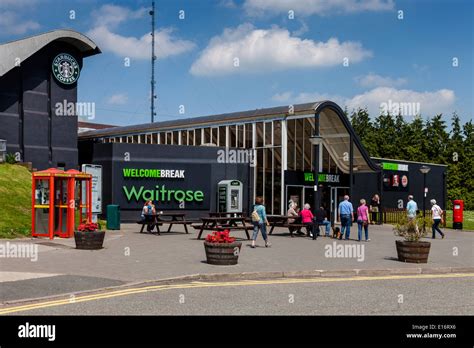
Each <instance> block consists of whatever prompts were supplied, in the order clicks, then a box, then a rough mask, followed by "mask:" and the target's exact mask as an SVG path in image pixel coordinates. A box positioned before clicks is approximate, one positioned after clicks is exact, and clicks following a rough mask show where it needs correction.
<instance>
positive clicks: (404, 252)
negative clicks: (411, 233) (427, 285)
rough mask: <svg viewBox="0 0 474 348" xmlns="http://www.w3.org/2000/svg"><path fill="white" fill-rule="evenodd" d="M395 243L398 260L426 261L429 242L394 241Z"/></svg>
mask: <svg viewBox="0 0 474 348" xmlns="http://www.w3.org/2000/svg"><path fill="white" fill-rule="evenodd" d="M395 242H396V244H397V254H398V260H399V261H402V262H410V263H428V255H429V253H430V247H431V243H430V242H407V241H402V240H397V241H395Z"/></svg>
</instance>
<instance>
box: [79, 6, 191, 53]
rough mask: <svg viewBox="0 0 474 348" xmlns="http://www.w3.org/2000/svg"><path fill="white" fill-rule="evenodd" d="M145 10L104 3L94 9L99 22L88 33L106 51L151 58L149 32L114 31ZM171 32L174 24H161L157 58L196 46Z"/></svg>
mask: <svg viewBox="0 0 474 348" xmlns="http://www.w3.org/2000/svg"><path fill="white" fill-rule="evenodd" d="M145 13H146V9H144V8H140V9H138V10H136V11H133V10H130V9H128V8H125V7H121V6H115V5H104V6H102V7H101V8H100V9H99V10H97V11H95V12H94V13H93V16H94V18H95V23H96V25H95V27H94V28H92V29H91V30H89V31H88V33H87V34H88V35H89V36H90V37H91V39H93V40H94V41H96V42H97V44H98V45H99V47H100V48H101V49H102V50H103V51H109V52H112V53H115V54H117V55H119V56H121V57H130V58H134V59H150V56H151V35H150V33H146V34H144V35H143V36H141V37H134V36H123V35H120V34H117V33H114V32H113V31H112V30H113V29H114V28H116V27H117V26H118V25H119V24H120V23H122V22H124V21H127V20H134V19H139V18H142V17H143V16H144V15H145ZM172 33H173V29H172V28H162V29H160V30H156V31H155V55H156V57H157V58H158V59H160V58H166V57H169V56H174V55H178V54H182V53H185V52H187V51H190V50H192V49H193V48H194V47H195V44H194V43H193V42H191V41H187V40H180V39H176V38H174V37H173V35H172Z"/></svg>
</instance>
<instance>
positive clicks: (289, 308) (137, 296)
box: [0, 273, 474, 315]
mask: <svg viewBox="0 0 474 348" xmlns="http://www.w3.org/2000/svg"><path fill="white" fill-rule="evenodd" d="M473 278H474V274H472V273H470V274H438V275H436V274H431V275H428V274H426V275H422V274H420V275H407V276H380V277H347V278H312V279H282V280H280V279H271V280H261V281H249V280H247V281H232V282H209V283H206V282H190V283H185V284H174V285H159V286H148V287H145V288H143V287H142V288H131V289H129V290H121V291H108V292H102V293H100V294H95V295H87V296H85V297H84V298H82V297H81V296H80V295H78V296H77V297H75V298H73V299H70V300H69V301H68V300H65V301H62V302H61V301H51V300H50V301H42V302H38V303H33V304H29V305H26V306H30V307H24V306H25V304H23V305H19V304H17V305H15V306H14V307H10V308H5V307H3V308H0V314H14V315H74V314H77V313H80V314H81V315H473V314H474V295H473V294H474V282H473ZM25 309H27V310H25Z"/></svg>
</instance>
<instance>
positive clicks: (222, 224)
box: [193, 216, 251, 240]
mask: <svg viewBox="0 0 474 348" xmlns="http://www.w3.org/2000/svg"><path fill="white" fill-rule="evenodd" d="M201 220H202V224H200V225H193V227H194V228H195V229H198V230H199V234H198V239H201V235H202V233H203V232H204V230H211V231H224V230H230V231H234V230H245V234H246V235H247V239H249V240H250V234H249V231H248V230H249V229H251V227H249V226H248V225H247V224H246V223H245V221H246V218H245V217H242V216H240V217H231V216H230V217H203V218H201Z"/></svg>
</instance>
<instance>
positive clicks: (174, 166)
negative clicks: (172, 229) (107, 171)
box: [113, 162, 212, 210]
mask: <svg viewBox="0 0 474 348" xmlns="http://www.w3.org/2000/svg"><path fill="white" fill-rule="evenodd" d="M113 190H114V198H115V199H114V201H116V202H117V204H119V205H120V207H121V208H122V209H141V208H142V207H143V204H144V202H145V201H147V200H152V201H153V203H154V204H155V206H156V209H158V210H177V209H191V210H194V209H209V208H210V196H211V192H212V191H211V166H210V165H206V164H187V163H182V164H181V163H163V164H159V165H151V164H150V163H136V162H133V163H127V162H123V163H118V164H116V166H115V169H114V183H113Z"/></svg>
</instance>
